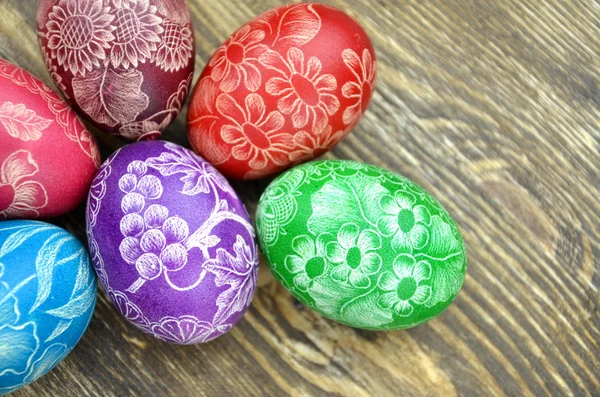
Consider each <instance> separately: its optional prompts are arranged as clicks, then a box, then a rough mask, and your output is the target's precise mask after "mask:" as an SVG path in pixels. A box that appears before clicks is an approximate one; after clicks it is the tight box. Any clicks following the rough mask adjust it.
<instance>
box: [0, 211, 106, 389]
mask: <svg viewBox="0 0 600 397" xmlns="http://www.w3.org/2000/svg"><path fill="white" fill-rule="evenodd" d="M95 304H96V278H95V275H94V271H93V268H92V267H91V265H90V261H89V257H88V254H87V251H86V250H85V248H84V247H83V245H82V244H81V243H80V242H79V240H77V239H76V238H75V237H73V236H72V235H71V234H70V233H68V232H66V231H65V230H63V229H61V228H59V227H57V226H54V225H50V224H48V223H44V222H37V221H3V222H0V394H4V393H9V392H12V391H14V390H16V389H18V388H20V387H22V386H24V385H26V384H28V383H31V382H33V381H35V380H36V379H38V378H39V377H41V376H42V375H44V374H45V373H47V372H48V371H50V370H51V369H52V368H54V367H55V366H56V365H57V364H58V363H59V362H60V361H61V360H62V359H63V358H65V357H66V356H67V354H69V352H70V351H71V350H72V349H73V347H74V346H75V345H76V344H77V342H78V341H79V339H80V338H81V336H82V335H83V333H84V331H85V330H86V328H87V326H88V324H89V322H90V319H91V317H92V313H93V311H94V306H95Z"/></svg>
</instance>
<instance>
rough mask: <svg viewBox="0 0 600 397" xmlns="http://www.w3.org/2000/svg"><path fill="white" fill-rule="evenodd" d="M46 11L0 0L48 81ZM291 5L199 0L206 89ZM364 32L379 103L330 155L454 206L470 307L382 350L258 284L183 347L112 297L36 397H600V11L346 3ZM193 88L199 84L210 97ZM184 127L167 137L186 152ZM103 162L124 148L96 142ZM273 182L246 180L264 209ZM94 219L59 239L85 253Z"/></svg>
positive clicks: (339, 1)
mask: <svg viewBox="0 0 600 397" xmlns="http://www.w3.org/2000/svg"><path fill="white" fill-rule="evenodd" d="M35 3H36V2H35V1H34V0H0V57H3V58H6V59H8V60H9V61H11V62H14V63H16V64H17V65H20V66H22V67H24V68H26V69H28V70H29V71H31V72H32V73H34V74H36V75H37V76H39V77H41V78H43V79H44V80H45V81H46V82H50V79H49V77H48V75H47V74H46V72H45V69H44V64H43V61H42V58H41V56H40V54H39V50H38V44H37V39H36V35H35V32H34V28H35V21H34V19H35V12H34V8H35ZM281 3H282V1H279V0H251V1H248V0H244V1H242V0H190V1H189V4H190V9H191V12H192V15H193V18H194V22H195V26H196V29H197V30H196V43H197V56H196V79H197V77H198V75H199V73H200V72H201V70H202V68H203V66H204V64H205V62H206V61H207V60H208V59H209V57H210V55H211V54H212V52H213V51H214V50H215V49H216V48H217V47H218V46H219V45H220V44H221V42H223V41H224V40H225V39H226V38H227V37H228V36H229V34H230V33H231V32H233V31H234V30H235V29H236V28H237V27H238V26H240V25H241V24H242V23H244V22H245V21H246V20H248V19H250V18H251V17H252V16H254V15H256V14H258V13H261V12H263V11H265V10H267V9H269V8H271V7H274V6H277V5H279V4H281ZM328 3H329V4H332V5H335V6H337V7H340V8H342V9H344V10H346V11H347V12H348V13H349V14H351V15H353V16H354V17H356V18H357V19H358V20H359V21H360V22H361V23H362V24H363V25H364V27H365V28H366V30H367V32H368V33H369V34H370V35H371V38H372V40H373V42H374V44H375V47H376V50H377V55H378V57H379V80H378V82H377V84H378V86H377V92H376V94H375V96H374V98H373V103H372V105H371V108H370V111H369V112H368V113H367V114H366V116H365V118H364V119H363V121H362V122H361V123H360V125H359V126H358V128H357V129H356V130H355V131H354V132H353V133H352V134H351V135H350V136H349V137H348V138H347V139H346V140H345V141H344V142H343V143H342V144H340V145H339V146H338V147H337V148H335V150H333V152H332V153H330V154H328V155H327V156H334V157H340V158H349V159H355V160H361V161H365V162H369V163H373V164H377V165H380V166H382V167H385V168H388V169H391V170H394V171H396V172H399V173H402V174H404V175H405V176H407V177H409V178H411V179H413V180H414V181H416V182H417V183H419V184H421V185H422V186H423V187H425V188H426V189H428V190H429V191H431V192H432V193H433V194H434V195H435V196H437V197H438V198H439V200H440V201H441V202H442V203H443V204H444V205H445V206H446V207H447V208H448V210H449V211H450V213H451V214H452V215H453V216H454V217H455V220H456V222H457V223H458V225H459V227H460V228H461V230H462V233H463V235H464V237H465V240H466V243H467V247H468V254H469V269H468V275H467V279H466V283H465V286H464V288H463V290H462V292H461V293H460V295H459V297H458V299H457V300H456V302H455V303H454V305H452V306H451V307H450V309H448V311H447V312H445V313H444V314H443V315H441V316H440V317H439V318H437V319H435V320H433V321H431V322H429V323H427V324H425V325H422V326H419V327H417V328H415V329H411V330H408V331H400V332H392V333H375V332H366V331H360V330H354V329H351V328H348V327H345V326H341V325H338V324H335V323H333V322H331V321H329V320H326V319H324V318H322V317H321V316H319V315H317V314H315V313H314V312H312V311H310V310H308V309H304V308H302V307H301V306H300V305H299V304H298V303H297V302H294V301H293V299H292V298H291V297H290V295H289V294H288V293H287V292H286V291H285V290H284V289H283V288H282V287H280V286H279V285H277V284H276V282H275V281H274V280H273V279H272V278H271V277H270V275H269V274H268V270H266V269H264V268H263V269H261V270H262V274H261V287H260V289H259V290H258V293H257V296H256V298H255V300H254V303H253V305H252V307H251V308H250V310H249V311H248V313H247V314H246V316H245V317H244V319H243V320H242V321H241V323H240V324H239V325H238V326H237V327H236V328H234V329H233V331H231V332H230V333H229V334H228V335H226V336H224V337H221V338H219V339H218V340H216V341H214V342H212V343H209V344H207V345H199V346H187V347H186V346H183V347H182V346H172V345H168V344H166V343H163V342H160V341H158V340H155V339H153V338H151V337H149V336H146V335H144V334H142V333H141V332H139V331H137V330H136V329H134V328H133V327H132V326H130V325H129V324H128V323H127V322H126V321H125V320H124V319H122V318H121V317H119V316H118V315H117V313H116V311H115V310H113V308H112V306H111V305H110V303H109V302H108V301H107V299H106V297H105V296H104V294H103V293H100V295H99V296H100V298H99V302H98V306H97V309H96V312H95V315H94V317H93V319H92V322H91V325H90V328H89V330H88V332H87V333H86V334H85V336H84V338H83V340H82V341H81V343H80V344H79V345H78V346H77V347H76V348H75V350H74V351H73V353H72V354H71V355H70V356H69V357H68V358H67V359H66V360H65V361H63V362H62V363H61V364H60V365H59V366H58V367H57V369H55V370H54V371H52V372H51V373H50V374H48V375H46V376H45V377H44V378H43V379H41V380H40V381H38V382H36V383H34V384H33V385H31V386H29V387H27V388H25V389H23V390H22V391H20V392H17V393H15V396H17V397H24V396H65V397H68V396H130V395H132V396H133V395H135V396H202V395H206V396H286V395H293V396H304V395H306V396H309V395H310V396H323V395H345V396H353V397H354V396H369V395H370V396H420V395H426V396H444V397H450V396H454V395H462V396H487V395H511V396H527V395H531V396H544V395H556V396H565V395H576V396H583V395H600V346H599V341H600V315H599V307H600V295H599V293H598V288H599V286H600V170H599V168H600V3H598V2H597V1H593V0H590V1H584V0H582V1H575V0H573V1H565V0H485V1H477V0H446V1H421V0H376V1H375V0H333V1H328ZM196 79H195V80H196ZM184 120H185V112H184V114H182V115H181V116H180V117H179V119H178V120H177V122H176V123H175V124H174V125H172V126H171V127H170V128H169V130H168V131H167V133H166V134H165V137H166V139H168V140H173V141H176V142H178V143H182V144H186V145H187V142H186V140H185V122H184ZM96 136H97V138H98V141H99V142H100V143H101V145H102V147H103V155H104V158H105V157H106V156H107V155H108V154H109V153H110V152H111V151H112V150H114V149H115V148H116V147H118V146H120V145H122V144H123V142H121V141H120V140H118V139H113V138H108V137H106V136H105V135H102V134H96ZM266 184H267V182H265V181H263V182H258V183H256V182H255V183H236V185H235V186H236V187H237V188H239V191H240V193H241V194H242V195H243V196H244V200H245V202H246V204H247V205H248V208H249V210H250V211H251V212H253V211H254V209H255V206H256V202H257V199H258V197H259V195H260V193H261V191H262V190H263V189H264V187H265V186H266ZM83 215H84V212H83V207H82V208H80V209H79V210H78V211H76V212H75V213H73V214H70V215H68V216H66V217H63V218H61V219H57V220H56V223H58V224H60V225H63V226H64V227H66V228H68V229H69V230H71V231H72V232H74V233H75V234H76V235H77V236H78V237H80V238H81V239H84V225H83V220H84V216H83Z"/></svg>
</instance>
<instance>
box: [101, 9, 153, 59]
mask: <svg viewBox="0 0 600 397" xmlns="http://www.w3.org/2000/svg"><path fill="white" fill-rule="evenodd" d="M113 3H114V6H115V13H114V14H115V20H114V22H113V24H114V25H115V26H116V29H115V30H114V32H113V35H114V36H115V40H114V42H113V44H112V48H111V53H110V59H109V60H110V63H111V64H112V66H113V67H115V68H116V67H119V66H121V65H122V66H123V67H124V68H126V69H128V68H129V66H130V65H131V66H133V67H137V66H138V63H144V62H146V60H147V59H150V58H151V57H152V55H153V54H154V52H156V49H157V43H160V37H159V35H160V34H161V33H162V32H163V28H162V26H161V22H162V19H161V18H160V17H159V16H157V15H156V6H154V5H150V3H149V0H113Z"/></svg>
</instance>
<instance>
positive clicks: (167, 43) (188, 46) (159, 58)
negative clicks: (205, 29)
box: [155, 20, 194, 72]
mask: <svg viewBox="0 0 600 397" xmlns="http://www.w3.org/2000/svg"><path fill="white" fill-rule="evenodd" d="M163 28H164V32H163V34H162V40H161V43H160V46H159V47H158V51H157V53H156V55H155V63H156V65H157V66H159V67H160V68H161V69H163V70H164V71H166V72H175V71H177V70H180V69H182V68H184V67H185V66H186V65H187V64H188V63H189V62H190V58H191V57H192V53H193V50H194V45H193V44H194V38H193V36H192V31H191V30H190V28H188V27H187V26H182V25H180V24H178V23H175V22H172V21H169V20H164V21H163Z"/></svg>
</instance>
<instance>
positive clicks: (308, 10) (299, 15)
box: [273, 4, 321, 48]
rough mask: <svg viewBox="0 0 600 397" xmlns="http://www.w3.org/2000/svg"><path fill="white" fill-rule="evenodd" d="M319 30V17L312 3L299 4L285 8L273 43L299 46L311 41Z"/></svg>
mask: <svg viewBox="0 0 600 397" xmlns="http://www.w3.org/2000/svg"><path fill="white" fill-rule="evenodd" d="M319 30H321V17H320V16H319V14H317V12H316V11H315V9H314V8H313V6H312V5H304V4H302V5H299V6H297V7H291V8H290V9H289V10H287V11H286V12H285V13H284V14H283V16H282V17H281V20H280V21H279V27H278V31H277V37H276V38H275V41H274V42H273V45H276V44H279V45H281V46H284V48H285V47H291V46H293V47H300V46H303V45H305V44H306V43H308V42H309V41H311V40H312V39H313V38H314V37H315V36H316V35H317V34H318V33H319Z"/></svg>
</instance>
